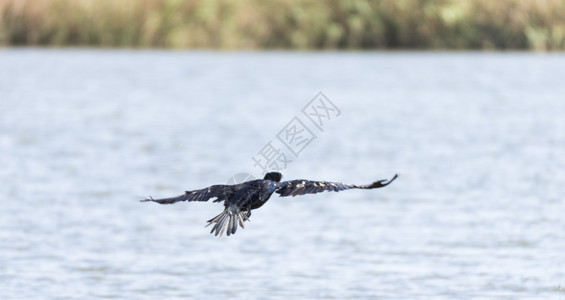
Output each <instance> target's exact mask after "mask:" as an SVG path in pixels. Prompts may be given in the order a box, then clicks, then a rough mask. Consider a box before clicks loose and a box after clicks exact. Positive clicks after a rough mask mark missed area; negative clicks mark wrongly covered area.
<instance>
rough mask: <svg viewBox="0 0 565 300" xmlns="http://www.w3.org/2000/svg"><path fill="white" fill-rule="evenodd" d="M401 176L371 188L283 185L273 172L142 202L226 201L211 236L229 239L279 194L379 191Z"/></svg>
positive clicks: (318, 183)
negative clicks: (240, 181)
mask: <svg viewBox="0 0 565 300" xmlns="http://www.w3.org/2000/svg"><path fill="white" fill-rule="evenodd" d="M396 177H398V175H394V177H393V178H392V179H390V180H386V179H384V180H379V181H375V182H373V183H372V184H369V185H355V184H343V183H339V182H327V181H311V180H304V179H298V180H290V181H283V182H280V181H281V179H282V174H281V173H278V172H270V173H267V174H265V177H264V178H263V179H256V180H251V181H247V182H243V183H240V184H233V185H213V186H211V187H208V188H205V189H201V190H194V191H187V192H185V193H184V195H181V196H178V197H172V198H164V199H153V198H151V197H150V198H149V199H145V200H141V201H142V202H146V201H153V202H157V203H159V204H171V203H175V202H179V201H208V200H210V199H212V198H215V199H214V202H222V201H223V202H224V206H225V209H224V211H223V212H222V213H221V214H219V215H217V216H215V217H214V218H212V219H210V220H208V225H206V226H209V225H212V224H214V223H216V224H215V225H214V227H212V231H210V233H215V235H216V236H217V235H218V234H219V235H220V236H222V234H223V233H224V231H225V232H226V233H227V235H228V236H229V235H230V234H234V233H235V232H236V230H237V225H238V224H239V226H241V228H244V227H245V225H244V222H245V221H247V220H249V217H250V216H251V210H252V209H257V208H259V207H261V206H263V204H265V203H266V202H267V200H269V198H270V197H271V195H272V194H273V193H274V192H276V193H277V194H279V195H280V197H287V196H293V197H294V196H298V195H304V194H316V193H320V192H324V191H334V192H339V191H343V190H348V189H376V188H381V187H384V186H387V185H389V184H390V183H391V182H393V181H394V180H395V179H396Z"/></svg>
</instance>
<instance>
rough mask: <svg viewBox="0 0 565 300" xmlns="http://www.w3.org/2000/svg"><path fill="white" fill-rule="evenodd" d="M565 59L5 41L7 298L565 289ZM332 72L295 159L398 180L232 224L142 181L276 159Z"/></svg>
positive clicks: (0, 230)
mask: <svg viewBox="0 0 565 300" xmlns="http://www.w3.org/2000/svg"><path fill="white" fill-rule="evenodd" d="M563 78H565V56H564V55H561V54H527V53H504V54H501V53H484V54H483V53H277V52H273V53H261V52H251V53H222V52H175V51H110V50H34V49H31V50H0V166H1V168H0V182H1V184H0V187H1V188H0V199H1V204H0V205H1V207H0V298H2V299H16V298H17V299H21V298H33V299H38V298H47V299H67V298H79V299H84V298H120V299H124V298H125V299H144V298H156V297H159V298H164V297H167V298H189V297H192V298H227V297H230V298H234V299H249V298H251V299H254V298H258V299H287V298H289V297H293V298H297V297H299V298H322V299H323V298H335V299H344V298H362V299H370V298H375V299H418V298H421V299H455V298H463V299H485V298H488V299H492V298H497V299H520V298H523V299H534V298H536V299H559V298H560V297H563V298H565V294H564V292H563V291H562V292H561V293H560V291H559V289H560V288H561V289H562V290H563V289H564V288H563V287H564V286H565V263H564V262H565V255H564V254H563V249H565V233H564V232H563V229H564V228H565V218H563V212H564V211H565V204H564V201H563V195H564V194H565V193H564V192H565V187H564V186H565V185H564V183H565V155H564V154H565V151H564V150H565V130H564V128H565V121H564V116H565V101H563V95H565V85H564V84H563ZM319 91H322V92H323V93H324V94H325V95H326V96H327V97H328V98H329V99H331V101H332V103H334V104H335V105H336V106H337V107H338V108H339V109H340V111H341V115H340V116H339V117H336V118H333V119H332V120H331V121H328V122H326V124H325V126H324V127H323V131H319V130H318V131H314V133H315V134H316V137H317V138H316V139H315V140H314V141H313V142H312V143H311V144H309V145H308V146H307V147H306V148H305V149H304V150H303V151H302V152H301V153H300V155H299V157H294V158H293V162H292V163H289V164H288V166H287V168H286V169H285V170H284V171H283V173H284V175H285V178H286V179H294V178H308V179H323V180H333V181H342V182H347V183H358V184H364V183H370V182H371V181H373V180H376V179H381V178H390V177H391V176H392V175H393V174H394V173H399V174H400V178H399V179H398V181H397V182H395V183H394V184H392V185H390V186H389V187H387V188H384V189H381V190H373V191H348V192H343V193H339V194H337V193H334V194H331V193H327V194H320V195H310V196H303V197H297V198H277V197H274V198H273V199H272V200H271V201H270V202H269V203H268V204H267V205H265V206H264V207H262V208H261V209H260V210H256V211H254V213H253V215H252V217H251V222H250V223H249V224H248V225H247V226H246V228H245V229H244V230H239V231H238V232H237V234H236V235H235V236H230V237H229V238H226V237H224V238H220V239H219V238H214V237H213V236H212V235H209V234H208V230H209V228H208V229H206V228H204V225H205V221H206V220H208V219H209V218H211V217H213V216H215V215H216V214H217V213H219V212H220V211H221V209H222V206H221V205H219V204H213V203H180V204H176V205H171V206H159V205H157V204H154V203H139V202H138V201H137V200H139V199H141V198H143V197H146V196H147V195H152V196H155V197H160V196H172V195H177V194H180V193H182V192H183V191H184V190H187V189H189V190H190V189H198V188H202V187H205V186H207V185H211V184H218V183H219V184H223V183H225V182H226V181H227V180H228V179H229V178H230V177H231V176H232V175H234V174H236V173H239V172H249V173H251V174H253V175H254V176H260V170H259V169H258V168H256V167H254V166H253V161H252V160H251V157H253V156H254V155H256V154H257V153H258V152H259V151H260V150H261V149H262V147H263V146H265V145H266V144H267V143H268V142H269V141H271V140H272V141H274V142H276V141H277V137H276V136H277V134H278V133H279V132H280V131H281V130H282V129H283V128H284V126H285V125H287V123H288V122H289V121H291V120H292V118H293V117H295V116H297V117H300V118H304V117H303V115H302V112H301V110H302V108H303V107H304V106H305V105H307V103H308V102H309V101H310V100H311V99H312V97H314V96H315V95H316V94H317V93H318V92H319ZM306 124H308V123H306ZM309 126H311V124H310V125H309ZM312 128H313V130H316V128H314V127H312Z"/></svg>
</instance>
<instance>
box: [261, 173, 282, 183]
mask: <svg viewBox="0 0 565 300" xmlns="http://www.w3.org/2000/svg"><path fill="white" fill-rule="evenodd" d="M263 179H265V180H271V181H276V182H280V181H281V179H282V174H281V173H279V172H269V173H267V174H265V178H263Z"/></svg>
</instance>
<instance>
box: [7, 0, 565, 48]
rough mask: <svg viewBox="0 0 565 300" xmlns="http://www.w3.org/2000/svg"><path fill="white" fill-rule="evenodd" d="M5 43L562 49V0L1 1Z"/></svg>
mask: <svg viewBox="0 0 565 300" xmlns="http://www.w3.org/2000/svg"><path fill="white" fill-rule="evenodd" d="M0 45H3V46H19V45H26V46H27V45H30V46H102V47H164V48H206V49H533V50H542V51H543V50H564V48H565V0H496V1H492V0H457V1H456V0H394V1H391V0H372V1H371V0H326V1H316V0H273V1H261V0H237V1H236V0H186V1H181V0H145V1H141V0H119V1H116V0H33V1H31V0H0Z"/></svg>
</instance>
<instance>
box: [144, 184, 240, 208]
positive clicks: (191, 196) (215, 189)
mask: <svg viewBox="0 0 565 300" xmlns="http://www.w3.org/2000/svg"><path fill="white" fill-rule="evenodd" d="M233 190H234V186H233V185H222V184H218V185H213V186H210V187H207V188H205V189H201V190H194V191H186V192H185V193H184V195H180V196H177V197H171V198H163V199H153V198H152V197H149V198H148V199H144V200H141V202H147V201H153V202H157V203H159V204H172V203H175V202H179V201H202V202H204V201H208V200H210V199H212V198H217V199H216V200H214V202H221V201H224V200H226V199H227V198H228V196H229V195H230V194H231V193H233Z"/></svg>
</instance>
